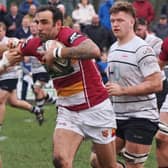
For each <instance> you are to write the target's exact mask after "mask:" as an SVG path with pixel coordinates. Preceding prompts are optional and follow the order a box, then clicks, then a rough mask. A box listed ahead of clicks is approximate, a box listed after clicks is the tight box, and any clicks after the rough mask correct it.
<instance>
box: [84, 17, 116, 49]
mask: <svg viewBox="0 0 168 168" xmlns="http://www.w3.org/2000/svg"><path fill="white" fill-rule="evenodd" d="M83 32H84V33H85V34H87V35H88V36H89V38H91V39H92V40H93V41H94V42H95V43H96V44H97V45H98V46H99V48H100V50H101V51H103V50H106V51H107V50H108V49H109V47H110V46H111V44H112V43H113V42H114V41H115V40H114V38H112V36H111V31H109V30H107V29H106V28H104V27H103V26H101V25H100V21H99V16H98V15H94V16H93V17H92V24H91V25H88V26H86V27H85V28H84V29H83Z"/></svg>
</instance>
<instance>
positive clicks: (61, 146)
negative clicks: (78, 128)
mask: <svg viewBox="0 0 168 168" xmlns="http://www.w3.org/2000/svg"><path fill="white" fill-rule="evenodd" d="M82 141H83V136H81V135H80V134H78V133H76V132H74V131H71V130H68V129H64V128H56V129H55V131H54V135H53V155H54V156H55V157H57V156H59V157H64V158H66V159H70V160H73V157H74V155H75V153H76V151H77V149H78V147H79V145H80V144H81V142H82Z"/></svg>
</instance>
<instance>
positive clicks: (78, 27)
mask: <svg viewBox="0 0 168 168" xmlns="http://www.w3.org/2000/svg"><path fill="white" fill-rule="evenodd" d="M72 28H73V29H74V30H77V31H79V32H80V31H81V28H80V24H79V23H76V22H75V23H73V24H72Z"/></svg>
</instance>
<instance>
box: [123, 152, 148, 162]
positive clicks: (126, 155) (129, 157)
mask: <svg viewBox="0 0 168 168" xmlns="http://www.w3.org/2000/svg"><path fill="white" fill-rule="evenodd" d="M148 155H149V153H144V154H136V153H131V152H128V151H127V150H124V151H123V152H122V157H123V159H124V160H125V161H126V162H127V163H129V164H143V163H144V162H145V161H146V160H147V158H148Z"/></svg>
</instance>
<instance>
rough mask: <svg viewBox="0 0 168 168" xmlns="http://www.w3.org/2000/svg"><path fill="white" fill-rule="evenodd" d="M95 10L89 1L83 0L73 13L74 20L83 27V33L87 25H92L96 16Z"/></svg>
mask: <svg viewBox="0 0 168 168" xmlns="http://www.w3.org/2000/svg"><path fill="white" fill-rule="evenodd" d="M95 14H96V13H95V9H94V7H93V5H92V4H90V3H89V0H81V1H80V3H78V5H77V8H76V9H75V10H73V12H72V19H73V20H74V21H75V22H77V23H79V24H80V25H81V31H82V30H83V28H84V27H85V26H86V25H90V24H91V22H92V17H93V16H94V15H95Z"/></svg>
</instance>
